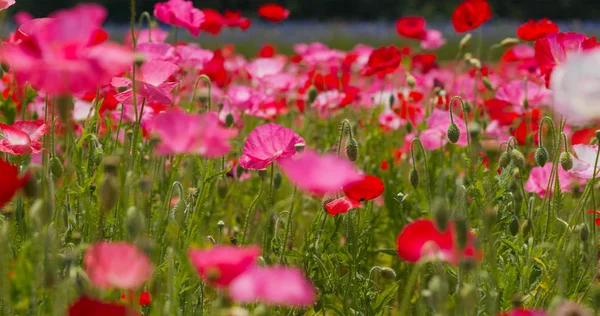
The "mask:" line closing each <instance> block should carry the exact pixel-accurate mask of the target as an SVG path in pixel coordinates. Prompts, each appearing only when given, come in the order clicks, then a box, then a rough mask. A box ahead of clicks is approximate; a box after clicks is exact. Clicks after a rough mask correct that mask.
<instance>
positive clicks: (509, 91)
mask: <svg viewBox="0 0 600 316" xmlns="http://www.w3.org/2000/svg"><path fill="white" fill-rule="evenodd" d="M551 96H552V91H550V90H548V89H546V87H544V86H542V85H539V84H537V83H535V82H531V81H523V80H514V81H509V82H507V83H505V84H503V85H502V86H500V87H499V88H498V90H497V91H496V99H498V100H502V101H506V102H508V103H510V104H512V105H513V106H514V107H513V109H515V110H517V111H518V112H519V113H522V112H523V108H524V107H525V103H527V105H528V106H529V107H538V106H540V105H544V104H549V103H550V98H551Z"/></svg>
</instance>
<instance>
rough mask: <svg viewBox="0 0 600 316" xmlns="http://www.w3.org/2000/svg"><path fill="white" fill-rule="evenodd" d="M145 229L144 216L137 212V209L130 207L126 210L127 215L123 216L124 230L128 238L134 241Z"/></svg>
mask: <svg viewBox="0 0 600 316" xmlns="http://www.w3.org/2000/svg"><path fill="white" fill-rule="evenodd" d="M145 228H146V219H145V218H144V214H142V212H140V211H138V209H137V207H135V206H131V207H129V208H128V209H127V215H125V229H126V230H127V234H128V235H129V238H131V239H136V238H137V237H138V236H140V234H142V233H143V232H144V229H145Z"/></svg>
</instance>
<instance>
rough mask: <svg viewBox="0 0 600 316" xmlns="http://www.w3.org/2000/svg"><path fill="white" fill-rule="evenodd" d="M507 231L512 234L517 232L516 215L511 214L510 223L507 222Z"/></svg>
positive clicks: (517, 222) (514, 234) (517, 220)
mask: <svg viewBox="0 0 600 316" xmlns="http://www.w3.org/2000/svg"><path fill="white" fill-rule="evenodd" d="M508 231H510V234H511V235H513V236H516V235H517V234H518V233H519V219H518V218H517V217H516V216H514V215H513V216H512V219H511V221H510V224H508Z"/></svg>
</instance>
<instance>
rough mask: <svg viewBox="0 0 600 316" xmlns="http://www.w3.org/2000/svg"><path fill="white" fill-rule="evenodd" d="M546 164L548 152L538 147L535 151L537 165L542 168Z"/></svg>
mask: <svg viewBox="0 0 600 316" xmlns="http://www.w3.org/2000/svg"><path fill="white" fill-rule="evenodd" d="M546 162H548V151H547V150H546V148H545V147H538V149H536V150H535V163H536V164H537V165H538V166H540V167H544V166H545V165H546Z"/></svg>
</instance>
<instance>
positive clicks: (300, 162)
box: [279, 149, 363, 194]
mask: <svg viewBox="0 0 600 316" xmlns="http://www.w3.org/2000/svg"><path fill="white" fill-rule="evenodd" d="M279 167H280V168H281V171H282V172H283V173H284V174H285V175H286V176H287V177H288V178H289V179H290V181H292V183H294V184H295V185H296V186H298V188H299V189H301V190H304V191H308V192H311V193H317V194H323V193H326V192H334V191H338V190H340V189H341V188H342V187H343V186H345V185H347V184H349V183H352V182H356V181H359V180H361V179H362V178H363V176H362V175H361V173H360V172H359V171H358V170H357V169H356V167H354V164H352V162H350V161H349V160H347V159H345V158H341V157H339V156H337V155H333V154H325V155H319V154H318V153H316V152H314V151H312V150H309V149H306V150H304V152H302V153H301V154H298V155H295V156H293V157H288V158H285V159H281V160H280V161H279Z"/></svg>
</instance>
